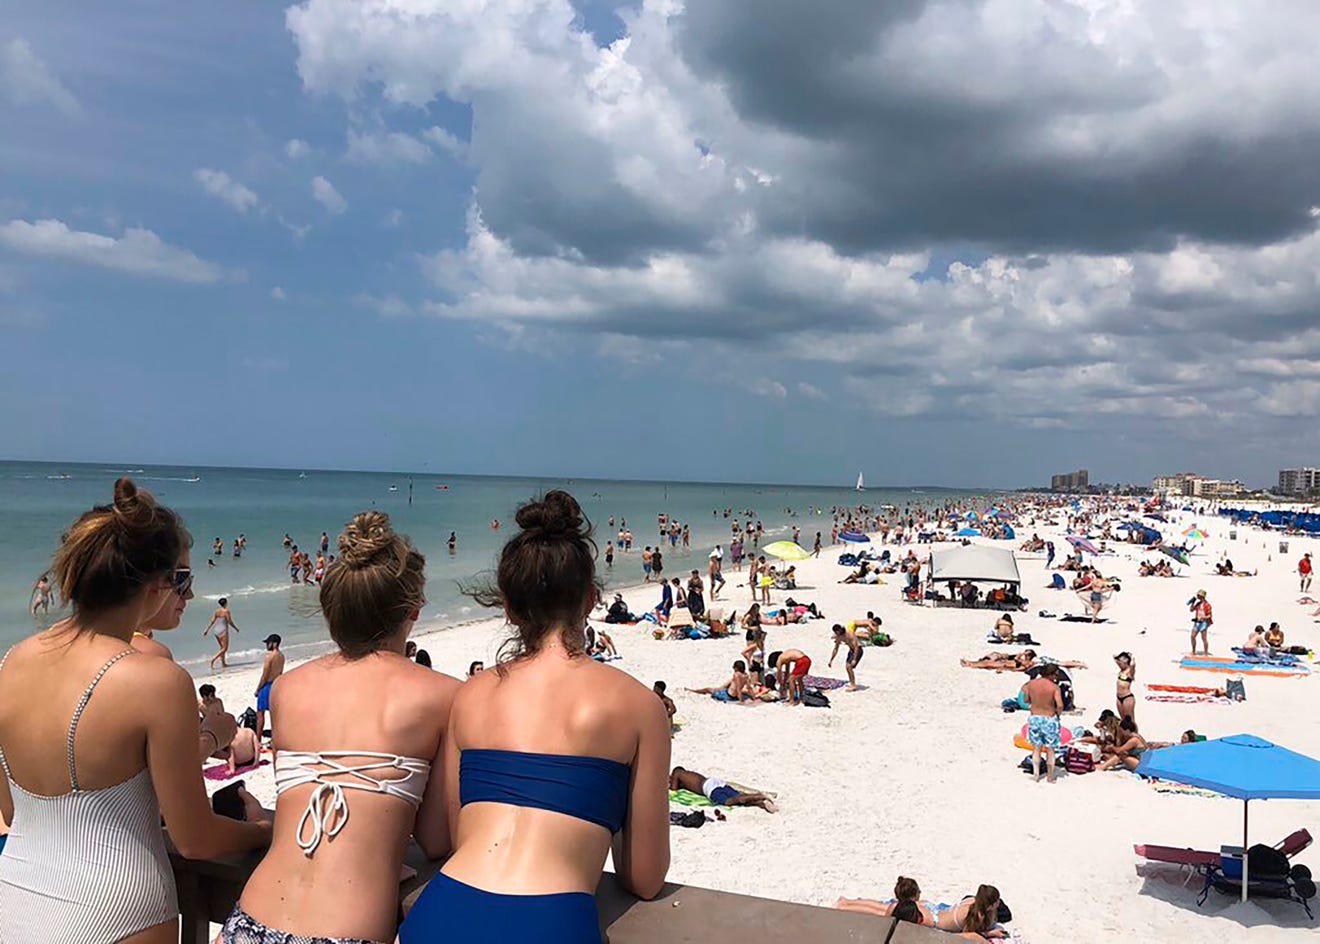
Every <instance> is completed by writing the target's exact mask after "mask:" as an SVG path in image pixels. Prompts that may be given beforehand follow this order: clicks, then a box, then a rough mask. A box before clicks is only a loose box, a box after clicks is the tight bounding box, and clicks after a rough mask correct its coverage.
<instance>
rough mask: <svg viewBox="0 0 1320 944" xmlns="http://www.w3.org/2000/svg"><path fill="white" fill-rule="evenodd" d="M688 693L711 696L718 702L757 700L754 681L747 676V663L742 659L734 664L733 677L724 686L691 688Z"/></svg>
mask: <svg viewBox="0 0 1320 944" xmlns="http://www.w3.org/2000/svg"><path fill="white" fill-rule="evenodd" d="M688 691H689V692H691V693H692V694H694V695H709V696H710V697H711V698H713V699H715V700H716V701H752V700H753V699H754V698H755V696H754V695H753V689H752V679H751V676H749V675H748V674H747V663H745V662H743V660H742V659H739V660H738V661H737V662H735V663H734V664H733V675H732V676H730V677H729V680H728V681H726V682H725V683H724V684H722V685H712V686H709V687H707V688H689V689H688Z"/></svg>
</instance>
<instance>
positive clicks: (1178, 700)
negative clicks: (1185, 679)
mask: <svg viewBox="0 0 1320 944" xmlns="http://www.w3.org/2000/svg"><path fill="white" fill-rule="evenodd" d="M1146 701H1162V702H1167V703H1172V704H1176V705H1227V704H1229V699H1228V698H1219V697H1217V696H1215V695H1147V696H1146Z"/></svg>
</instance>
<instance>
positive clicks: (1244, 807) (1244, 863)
mask: <svg viewBox="0 0 1320 944" xmlns="http://www.w3.org/2000/svg"><path fill="white" fill-rule="evenodd" d="M1249 802H1250V801H1249V800H1243V801H1242V903H1243V904H1246V901H1247V883H1248V882H1249V881H1250V876H1249V875H1248V874H1247V804H1248V803H1249Z"/></svg>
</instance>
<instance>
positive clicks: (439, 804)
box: [413, 676, 460, 859]
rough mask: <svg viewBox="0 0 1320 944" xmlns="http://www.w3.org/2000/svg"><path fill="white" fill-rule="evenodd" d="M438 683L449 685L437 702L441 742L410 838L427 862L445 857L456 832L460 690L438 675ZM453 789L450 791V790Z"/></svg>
mask: <svg viewBox="0 0 1320 944" xmlns="http://www.w3.org/2000/svg"><path fill="white" fill-rule="evenodd" d="M437 681H443V682H446V683H451V684H449V685H446V686H445V688H444V689H443V690H442V694H441V698H440V699H439V700H438V701H437V703H436V709H435V710H436V712H437V717H438V719H439V721H440V723H441V732H442V733H441V735H440V743H439V745H437V748H436V752H435V757H433V758H432V759H431V778H430V779H429V780H428V781H427V782H426V792H425V793H423V794H422V802H421V804H420V805H419V806H418V807H417V818H416V820H414V822H413V838H414V839H416V840H417V845H419V846H421V847H422V852H424V853H426V857H427V858H428V859H439V858H441V857H442V856H445V855H448V854H449V852H450V851H451V850H452V849H453V848H454V836H455V835H456V834H457V830H458V802H457V801H458V758H459V751H458V747H457V745H456V744H455V743H454V737H453V734H452V727H451V720H452V718H453V705H454V700H455V694H456V693H457V692H458V690H459V688H460V684H459V682H458V680H457V679H450V678H448V677H447V676H441V677H440V678H439V679H437ZM451 786H452V787H453V790H452V791H451V790H450V787H451ZM451 792H452V793H453V794H454V796H453V800H454V803H453V808H452V809H451V808H450V799H451V798H450V795H449V794H450V793H451Z"/></svg>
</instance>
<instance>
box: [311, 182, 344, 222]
mask: <svg viewBox="0 0 1320 944" xmlns="http://www.w3.org/2000/svg"><path fill="white" fill-rule="evenodd" d="M312 196H313V197H314V198H315V199H316V202H317V203H319V204H321V206H323V207H325V208H326V209H327V210H329V211H330V212H331V213H343V212H344V211H345V210H347V209H348V201H347V200H345V199H344V198H343V197H342V196H340V193H339V191H338V190H336V189H335V185H334V184H332V183H330V181H328V180H326V179H325V178H324V177H319V176H318V177H313V178H312Z"/></svg>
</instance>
